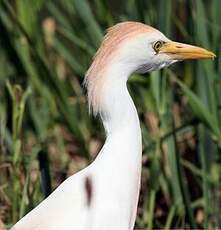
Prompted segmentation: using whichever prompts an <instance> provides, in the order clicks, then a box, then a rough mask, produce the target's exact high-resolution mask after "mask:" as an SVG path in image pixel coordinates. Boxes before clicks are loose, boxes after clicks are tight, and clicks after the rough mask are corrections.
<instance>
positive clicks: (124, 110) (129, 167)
mask: <svg viewBox="0 0 221 230" xmlns="http://www.w3.org/2000/svg"><path fill="white" fill-rule="evenodd" d="M213 58H215V54H213V53H212V52H210V51H207V50H206V49H203V48H199V47H196V46H191V45H187V44H183V43H177V42H173V41H171V40H169V39H168V38H167V37H165V36H164V35H163V34H162V33H161V32H160V31H158V30H156V29H154V28H152V27H150V26H148V25H145V24H142V23H139V22H123V23H119V24H116V25H115V26H113V27H112V28H110V29H109V30H108V32H107V35H106V36H105V37H104V40H103V42H102V44H101V47H100V48H99V50H98V51H97V53H96V55H95V57H94V60H93V62H92V64H91V66H90V68H89V70H88V71H87V73H86V77H85V85H86V87H87V92H88V101H89V108H90V110H91V111H92V112H93V114H94V115H97V114H99V115H100V117H101V120H102V122H103V125H104V128H105V131H106V141H105V144H104V146H103V147H102V149H101V151H100V152H99V154H98V156H97V157H96V159H95V160H94V161H93V162H92V163H91V164H90V165H89V166H88V167H86V168H85V169H83V170H81V171H80V172H78V173H76V174H75V175H73V176H71V177H69V178H68V179H66V180H65V181H64V182H63V183H62V184H61V185H60V186H59V187H58V188H57V189H56V190H55V191H54V192H53V193H52V194H51V195H50V196H49V197H47V198H46V199H45V200H44V201H42V202H41V203H40V204H39V205H38V206H37V207H36V208H35V209H33V210H32V211H31V212H29V213H28V214H27V215H26V216H24V217H23V218H22V219H21V220H20V221H18V222H17V224H15V225H14V227H13V228H12V229H14V230H23V229H24V230H25V229H27V230H31V229H35V230H44V229H47V230H69V229H73V230H86V229H87V230H132V229H133V228H134V223H135V219H136V212H137V203H138V197H139V190H140V177H141V159H142V142H141V130H140V124H139V119H138V114H137V111H136V108H135V106H134V103H133V101H132V99H131V97H130V94H129V92H128V90H127V85H126V83H127V80H128V78H129V77H130V75H131V74H132V73H146V72H150V71H154V70H158V69H161V68H163V67H166V66H169V65H171V64H172V63H175V62H177V61H181V60H185V59H213Z"/></svg>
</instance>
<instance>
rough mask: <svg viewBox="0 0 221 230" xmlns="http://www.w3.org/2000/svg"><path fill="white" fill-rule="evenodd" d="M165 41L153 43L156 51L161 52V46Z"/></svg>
mask: <svg viewBox="0 0 221 230" xmlns="http://www.w3.org/2000/svg"><path fill="white" fill-rule="evenodd" d="M164 43H165V42H163V41H157V42H155V43H154V44H153V49H154V50H155V51H156V53H158V52H159V50H160V48H161V47H162V45H163V44H164Z"/></svg>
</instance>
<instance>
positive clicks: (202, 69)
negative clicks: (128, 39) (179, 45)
mask: <svg viewBox="0 0 221 230" xmlns="http://www.w3.org/2000/svg"><path fill="white" fill-rule="evenodd" d="M220 12H221V1H220V0H208V1H206V0H90V1H89V0H62V1H58V0H57V1H55V0H54V1H46V0H45V1H44V0H35V1H34V0H14V1H13V0H11V1H9V0H0V229H7V228H8V227H10V226H11V225H12V224H13V223H15V222H16V221H17V220H18V219H19V218H21V217H22V216H23V215H24V214H25V213H27V212H28V211H30V210H31V209H32V208H33V207H35V206H36V205H37V204H38V203H39V202H40V201H41V200H42V199H43V198H44V197H45V196H47V195H48V194H49V193H50V192H51V190H52V189H54V188H55V187H56V186H58V185H59V184H60V183H61V182H62V181H63V180H64V179H65V178H67V177H68V176H69V175H71V174H73V173H75V172H76V171H78V170H80V169H82V168H84V167H85V166H86V165H87V164H88V163H89V162H91V161H92V160H93V159H94V158H95V156H96V154H97V152H98V151H99V149H100V147H101V146H102V143H103V142H104V131H103V129H102V126H101V124H100V122H99V120H98V119H94V118H93V117H91V116H89V115H88V106H87V100H86V97H85V94H86V93H85V90H84V89H83V88H82V82H83V78H84V74H85V71H86V70H87V68H88V67H89V65H90V62H91V60H92V57H93V55H94V53H95V51H96V49H97V48H98V47H99V44H100V42H101V40H102V37H103V35H104V33H105V30H106V29H107V28H108V27H110V26H112V25H114V24H115V23H117V22H120V21H126V20H134V21H140V22H144V23H146V24H149V25H152V26H154V27H156V28H158V29H159V30H161V31H162V32H163V33H165V34H166V35H167V36H168V37H170V38H171V39H173V40H177V41H180V42H186V43H191V44H195V45H199V46H203V47H205V48H207V49H210V50H212V51H213V52H214V53H216V54H217V58H216V60H214V61H195V62H193V61H189V62H185V63H179V64H176V65H174V66H173V67H171V68H169V69H166V70H162V71H159V72H153V73H151V74H147V75H145V76H138V75H134V76H132V78H131V79H130V80H129V83H128V87H129V90H130V92H131V95H132V97H133V99H134V101H135V104H136V106H137V109H138V113H139V117H140V121H141V127H142V134H143V172H142V189H141V196H140V202H139V208H138V216H137V221H136V229H153V228H158V229H172V228H177V229H190V228H201V229H220V228H221V215H220V213H221V58H220V57H221V55H220V54H221V20H220V17H221V15H220ZM107 199H108V197H107ZM104 205H105V203H104Z"/></svg>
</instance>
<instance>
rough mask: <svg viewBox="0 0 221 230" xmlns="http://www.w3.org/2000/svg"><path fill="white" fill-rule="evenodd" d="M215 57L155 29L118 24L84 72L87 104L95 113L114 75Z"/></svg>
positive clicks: (135, 24)
mask: <svg viewBox="0 0 221 230" xmlns="http://www.w3.org/2000/svg"><path fill="white" fill-rule="evenodd" d="M215 57H216V56H215V54H214V53H212V52H210V51H208V50H206V49H203V48H200V47H197V46H192V45H187V44H183V43H178V42H174V41H171V40H170V39H169V38H167V37H166V36H165V35H164V34H162V33H161V32H160V31H159V30H157V29H154V28H153V27H151V26H148V25H145V24H143V23H139V22H122V23H118V24H116V25H115V26H113V27H111V28H110V29H109V30H108V31H107V34H106V36H105V37H104V39H103V42H102V44H101V46H100V48H99V49H98V51H97V53H96V54H95V56H94V60H93V62H92V64H91V66H90V68H89V69H88V71H87V73H86V78H85V83H86V87H87V91H88V99H89V104H90V105H91V106H92V108H93V110H94V111H95V114H96V113H97V111H98V110H99V108H98V107H99V105H100V104H101V103H100V100H101V99H102V95H103V93H102V92H105V90H106V89H105V90H104V88H105V86H108V85H111V84H112V82H114V81H116V79H117V81H118V79H119V77H118V73H120V76H123V77H124V79H123V80H125V79H126V80H127V78H128V77H129V76H130V75H131V74H132V73H146V72H150V71H154V70H157V69H161V68H163V67H166V66H169V65H171V64H173V63H175V62H177V61H182V60H185V59H213V58H215ZM115 75H116V76H117V77H116V78H115V79H114V78H113V76H115ZM110 76H111V77H110ZM125 76H126V78H125ZM110 78H111V79H110ZM109 88H110V87H109Z"/></svg>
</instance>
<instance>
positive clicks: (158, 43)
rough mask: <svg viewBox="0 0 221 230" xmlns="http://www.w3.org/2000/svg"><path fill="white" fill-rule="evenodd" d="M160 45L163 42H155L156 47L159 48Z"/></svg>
mask: <svg viewBox="0 0 221 230" xmlns="http://www.w3.org/2000/svg"><path fill="white" fill-rule="evenodd" d="M160 46H161V42H157V43H156V44H155V49H156V50H158V49H159V48H160Z"/></svg>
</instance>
